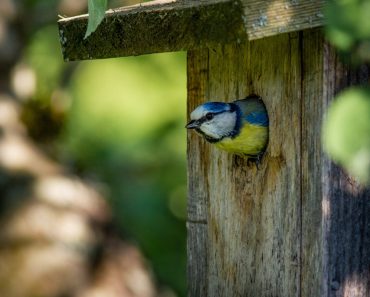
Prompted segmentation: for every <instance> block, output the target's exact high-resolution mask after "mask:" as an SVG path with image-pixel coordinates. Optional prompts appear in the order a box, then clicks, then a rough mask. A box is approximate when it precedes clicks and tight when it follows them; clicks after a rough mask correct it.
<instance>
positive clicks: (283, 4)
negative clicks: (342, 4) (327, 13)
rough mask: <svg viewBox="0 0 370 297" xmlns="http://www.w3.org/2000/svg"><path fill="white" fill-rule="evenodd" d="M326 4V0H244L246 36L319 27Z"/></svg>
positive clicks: (256, 36)
mask: <svg viewBox="0 0 370 297" xmlns="http://www.w3.org/2000/svg"><path fill="white" fill-rule="evenodd" d="M325 3H326V0H310V1H307V0H303V1H302V0H274V1H265V0H252V1H251V0H245V1H243V4H244V15H245V16H246V28H247V33H248V39H249V40H253V39H259V38H262V37H268V36H273V35H277V34H280V33H284V32H293V31H300V30H304V29H308V28H314V27H318V26H322V25H323V24H324V14H323V8H324V6H325Z"/></svg>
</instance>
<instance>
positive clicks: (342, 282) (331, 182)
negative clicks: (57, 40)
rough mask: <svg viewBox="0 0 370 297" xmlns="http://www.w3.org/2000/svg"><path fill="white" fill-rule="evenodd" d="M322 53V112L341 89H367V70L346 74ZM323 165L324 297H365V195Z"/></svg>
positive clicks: (369, 207) (368, 228) (369, 205)
mask: <svg viewBox="0 0 370 297" xmlns="http://www.w3.org/2000/svg"><path fill="white" fill-rule="evenodd" d="M323 47H324V49H323V84H322V86H323V88H322V90H323V91H322V93H323V100H322V108H323V109H326V108H327V106H328V104H329V103H330V101H331V100H332V98H333V96H334V95H335V94H337V93H338V92H339V91H340V90H341V89H343V88H345V87H346V86H348V85H352V84H368V83H369V82H370V68H369V66H368V65H367V66H365V65H363V66H362V67H360V68H359V69H357V70H356V69H351V68H350V67H349V66H346V65H343V64H342V63H341V62H340V59H339V57H338V54H337V53H336V52H335V50H334V49H333V48H332V47H331V46H329V45H328V44H327V43H324V44H323ZM354 133H356V132H355V131H354ZM323 160H324V162H323V167H322V191H323V196H322V197H323V201H322V203H323V213H322V219H323V239H324V247H323V264H324V267H323V274H324V279H323V296H325V297H363V296H370V248H369V247H370V216H369V214H370V189H369V188H367V189H366V188H364V187H362V186H360V185H359V183H358V182H357V181H356V180H355V179H353V178H352V177H350V176H348V174H346V173H345V172H344V171H343V170H342V169H341V168H339V167H338V166H336V165H335V164H333V163H332V162H330V161H329V160H328V159H327V158H324V159H323Z"/></svg>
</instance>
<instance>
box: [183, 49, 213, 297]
mask: <svg viewBox="0 0 370 297" xmlns="http://www.w3.org/2000/svg"><path fill="white" fill-rule="evenodd" d="M187 60H188V62H187V63H188V82H187V85H188V86H187V89H188V98H198V99H199V100H207V99H206V98H208V50H207V49H205V50H198V51H190V52H188V59H187ZM189 71H191V73H189ZM196 104H197V101H195V100H188V110H193V109H194V108H195V105H196ZM188 114H189V113H188ZM187 143H188V147H187V151H188V155H189V156H190V155H192V153H193V152H194V151H196V152H200V151H201V152H205V155H204V156H203V155H201V154H194V155H193V157H192V158H188V171H187V172H188V179H187V180H188V191H189V193H190V194H189V195H188V201H187V210H188V222H187V231H188V237H187V259H188V262H191V263H192V265H188V269H187V270H188V271H187V276H188V277H187V278H188V292H192V295H191V296H207V290H208V287H207V286H208V281H207V280H208V244H209V243H208V225H207V224H208V215H207V212H208V209H207V206H208V199H209V196H208V193H209V190H208V181H207V172H208V164H209V161H208V158H210V154H209V147H208V146H207V144H205V143H204V141H202V140H201V139H200V138H199V137H197V136H196V135H194V133H188V142H187ZM194 280H196V281H194Z"/></svg>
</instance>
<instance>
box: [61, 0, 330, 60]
mask: <svg viewBox="0 0 370 297" xmlns="http://www.w3.org/2000/svg"><path fill="white" fill-rule="evenodd" d="M325 2H326V1H324V0H311V1H298V0H294V1H293V0H275V1H270V0H202V1H198V0H177V1H176V0H157V1H150V2H147V3H143V4H141V5H133V6H128V7H122V8H119V9H114V10H108V11H107V12H106V15H105V18H104V20H103V22H102V23H101V25H100V26H99V27H98V29H97V30H96V31H95V32H94V33H93V34H91V36H90V37H88V38H87V39H84V38H83V37H84V35H85V32H86V27H87V18H88V16H87V15H81V16H76V17H71V18H62V19H61V20H59V22H58V25H59V33H60V42H61V46H62V53H63V57H64V59H65V60H67V61H72V60H84V59H100V58H112V57H120V56H132V55H142V54H149V53H158V52H169V51H179V50H191V49H198V48H202V47H214V46H216V45H217V44H218V43H232V42H238V43H241V42H243V41H245V40H247V39H249V40H253V39H259V38H262V37H268V36H274V35H277V34H281V33H285V32H293V31H298V30H302V29H306V28H314V27H317V26H321V25H323V23H324V19H323V13H322V9H323V6H324V3H325Z"/></svg>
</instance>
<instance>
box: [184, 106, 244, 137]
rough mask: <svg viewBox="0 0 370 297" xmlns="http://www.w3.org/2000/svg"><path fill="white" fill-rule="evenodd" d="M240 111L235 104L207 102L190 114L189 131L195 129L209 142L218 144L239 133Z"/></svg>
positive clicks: (187, 126)
mask: <svg viewBox="0 0 370 297" xmlns="http://www.w3.org/2000/svg"><path fill="white" fill-rule="evenodd" d="M239 112H240V111H239V109H238V107H237V106H236V105H235V104H233V103H224V102H207V103H204V104H202V105H199V106H198V107H197V108H195V109H194V110H193V111H192V113H191V114H190V122H189V123H188V124H187V125H186V128H187V129H195V130H196V131H197V132H198V133H200V134H202V135H203V136H204V137H205V139H206V140H207V141H209V142H217V141H220V140H221V139H223V138H224V137H229V136H233V135H235V134H236V133H237V132H238V125H239Z"/></svg>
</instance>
